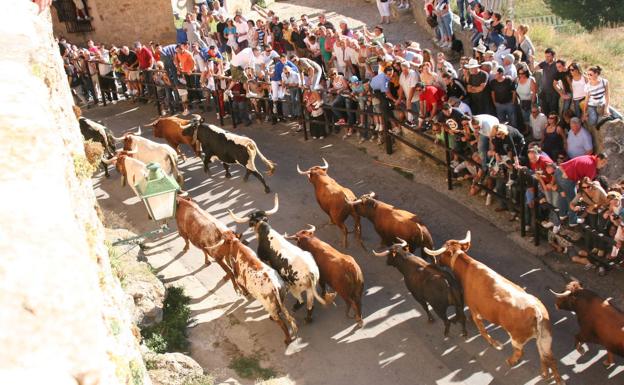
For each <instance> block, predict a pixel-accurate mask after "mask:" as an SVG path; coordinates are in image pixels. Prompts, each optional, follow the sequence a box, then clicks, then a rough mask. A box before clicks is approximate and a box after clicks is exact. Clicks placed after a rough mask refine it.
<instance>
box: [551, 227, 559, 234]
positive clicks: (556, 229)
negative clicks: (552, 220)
mask: <svg viewBox="0 0 624 385" xmlns="http://www.w3.org/2000/svg"><path fill="white" fill-rule="evenodd" d="M560 228H561V226H553V228H552V232H553V234H557V233H558V232H559V229H560Z"/></svg>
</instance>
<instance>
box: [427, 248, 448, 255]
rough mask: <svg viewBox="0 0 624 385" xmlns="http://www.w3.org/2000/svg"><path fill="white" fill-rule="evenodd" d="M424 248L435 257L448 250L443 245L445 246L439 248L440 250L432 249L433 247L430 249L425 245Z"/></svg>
mask: <svg viewBox="0 0 624 385" xmlns="http://www.w3.org/2000/svg"><path fill="white" fill-rule="evenodd" d="M424 250H425V253H427V254H429V255H431V256H434V257H435V256H437V255H440V254H442V253H444V252H445V251H446V247H443V248H441V249H438V250H431V249H428V248H426V247H425V248H424Z"/></svg>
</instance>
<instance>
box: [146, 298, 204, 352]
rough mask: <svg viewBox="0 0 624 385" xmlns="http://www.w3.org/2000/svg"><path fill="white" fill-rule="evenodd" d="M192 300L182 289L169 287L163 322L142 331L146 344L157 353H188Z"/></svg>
mask: <svg viewBox="0 0 624 385" xmlns="http://www.w3.org/2000/svg"><path fill="white" fill-rule="evenodd" d="M190 303H191V298H190V297H188V296H187V295H185V294H184V289H183V288H181V287H168V288H167V291H166V293H165V301H164V306H163V320H162V321H161V322H159V323H157V324H155V325H152V326H148V327H146V328H144V329H143V330H142V331H141V335H142V336H143V339H144V340H145V344H146V345H147V347H149V348H150V349H151V350H153V351H154V352H156V353H165V352H186V351H187V350H188V347H189V341H188V335H187V333H186V328H187V326H188V325H189V323H190V322H191V321H192V320H191V308H190V307H189V304H190Z"/></svg>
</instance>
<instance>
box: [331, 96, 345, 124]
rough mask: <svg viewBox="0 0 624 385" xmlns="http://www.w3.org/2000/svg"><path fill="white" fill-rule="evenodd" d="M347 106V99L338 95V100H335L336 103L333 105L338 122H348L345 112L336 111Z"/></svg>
mask: <svg viewBox="0 0 624 385" xmlns="http://www.w3.org/2000/svg"><path fill="white" fill-rule="evenodd" d="M345 104H346V99H345V97H344V96H342V95H337V96H336V99H334V101H333V102H332V104H331V106H332V112H333V113H334V117H335V118H336V121H338V120H340V119H345V120H346V118H347V113H346V112H344V111H338V110H336V108H345Z"/></svg>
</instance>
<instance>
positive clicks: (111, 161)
mask: <svg viewBox="0 0 624 385" xmlns="http://www.w3.org/2000/svg"><path fill="white" fill-rule="evenodd" d="M116 161H117V157H116V156H113V157H112V158H110V159H104V157H102V162H103V163H104V164H114V163H115V162H116Z"/></svg>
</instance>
